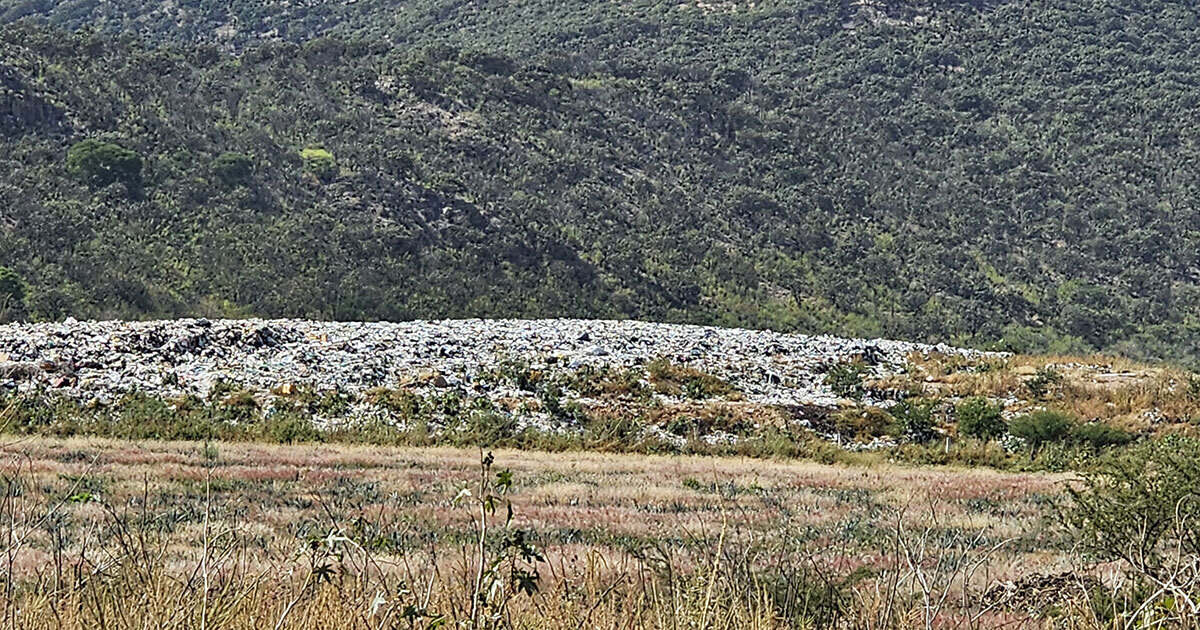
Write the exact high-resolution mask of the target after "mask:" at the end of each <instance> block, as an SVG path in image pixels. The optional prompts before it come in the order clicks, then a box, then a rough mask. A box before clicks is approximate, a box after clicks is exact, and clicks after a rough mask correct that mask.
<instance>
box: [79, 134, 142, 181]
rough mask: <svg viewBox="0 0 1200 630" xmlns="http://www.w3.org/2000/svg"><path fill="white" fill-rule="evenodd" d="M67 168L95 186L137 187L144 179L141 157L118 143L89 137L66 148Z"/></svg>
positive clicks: (80, 178)
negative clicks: (120, 184) (121, 185)
mask: <svg viewBox="0 0 1200 630" xmlns="http://www.w3.org/2000/svg"><path fill="white" fill-rule="evenodd" d="M67 172H68V173H70V174H71V176H73V177H76V178H78V179H79V180H81V181H83V182H84V183H86V184H87V185H89V186H92V187H94V188H102V187H104V186H108V185H109V184H115V183H122V184H125V185H126V186H128V187H130V188H134V187H137V186H139V185H140V184H141V181H142V157H141V156H140V155H138V154H137V153H136V152H134V151H131V150H129V149H126V148H125V147H122V146H120V145H118V144H113V143H111V142H105V141H103V140H96V139H89V140H84V141H82V142H79V143H77V144H75V145H74V146H72V147H71V148H70V149H69V150H68V151H67Z"/></svg>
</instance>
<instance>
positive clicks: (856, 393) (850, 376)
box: [825, 363, 867, 400]
mask: <svg viewBox="0 0 1200 630" xmlns="http://www.w3.org/2000/svg"><path fill="white" fill-rule="evenodd" d="M864 372H866V367H864V366H863V364H861V363H839V364H837V365H835V366H833V367H832V368H831V369H830V370H829V373H827V374H826V375H825V384H826V385H828V386H829V389H831V390H833V393H835V394H837V395H838V396H841V397H842V398H849V399H851V400H862V397H863V396H864V395H865V394H866V393H867V392H866V388H865V387H863V373H864Z"/></svg>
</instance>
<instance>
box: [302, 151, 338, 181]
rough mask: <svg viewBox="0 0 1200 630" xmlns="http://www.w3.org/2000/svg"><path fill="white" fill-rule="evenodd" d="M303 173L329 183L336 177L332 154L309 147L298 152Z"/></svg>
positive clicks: (334, 161)
mask: <svg viewBox="0 0 1200 630" xmlns="http://www.w3.org/2000/svg"><path fill="white" fill-rule="evenodd" d="M300 159H301V160H302V161H303V162H304V172H305V173H308V174H310V175H313V176H314V177H316V178H317V179H319V180H321V181H329V180H331V179H333V178H334V176H336V175H337V160H335V159H334V158H333V154H332V153H330V152H329V151H327V150H325V149H323V148H321V147H309V148H307V149H304V150H303V151H301V152H300Z"/></svg>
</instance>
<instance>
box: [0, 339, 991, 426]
mask: <svg viewBox="0 0 1200 630" xmlns="http://www.w3.org/2000/svg"><path fill="white" fill-rule="evenodd" d="M912 353H922V354H929V353H943V354H962V355H975V354H978V353H976V352H974V351H968V350H961V349H956V348H951V347H948V346H930V345H922V344H913V343H906V342H898V341H889V340H883V339H870V340H866V339H844V338H838V337H831V336H809V335H796V334H783V333H777V332H771V331H754V330H741V329H728V328H714V327H704V326H687V325H673V324H655V323H646V322H637V321H589V320H529V321H524V320H456V321H414V322H404V323H357V322H353V323H351V322H345V323H333V322H315V321H300V320H211V321H210V320H203V319H191V320H178V321H149V322H78V321H72V320H68V321H67V322H64V323H53V324H14V325H7V326H0V388H2V389H4V390H8V391H9V392H10V393H12V392H14V391H16V392H42V391H47V392H53V393H57V394H60V395H63V396H67V397H70V398H73V399H76V400H80V401H81V402H87V403H100V404H105V403H107V402H108V401H111V400H113V399H115V398H117V397H119V396H121V395H123V394H124V393H127V392H130V391H135V390H136V391H140V392H143V393H147V394H151V395H155V396H164V397H170V396H180V395H185V394H194V395H198V396H201V397H205V396H207V395H208V394H209V392H211V391H212V390H213V388H214V387H215V386H217V384H218V383H224V384H225V385H234V386H236V387H238V388H242V389H244V390H247V391H249V392H252V393H253V394H254V395H256V396H258V397H262V398H270V397H272V396H277V395H280V394H281V393H283V394H286V393H288V392H289V391H290V390H291V389H292V388H295V387H307V388H311V389H315V390H317V391H329V390H337V391H342V392H348V393H352V394H358V393H362V392H365V391H368V390H371V389H373V388H380V387H384V388H403V389H407V390H411V391H414V392H417V393H421V394H426V393H429V392H431V391H436V390H449V389H456V390H459V391H462V392H463V393H465V394H466V395H467V396H469V397H480V396H485V397H488V398H492V399H494V400H495V399H505V400H508V401H511V400H512V399H514V398H515V399H521V398H529V399H535V398H536V396H537V393H536V392H535V391H530V390H522V389H521V388H520V387H519V386H513V385H512V384H506V383H503V382H497V379H495V378H487V375H490V374H494V372H495V370H496V368H497V366H502V365H520V366H522V369H527V370H531V371H533V372H535V373H537V374H539V375H570V374H572V373H575V372H578V371H579V370H585V369H596V368H604V367H608V368H614V369H620V370H622V371H625V372H626V373H630V372H632V373H634V374H637V375H644V374H645V372H646V370H647V366H648V365H649V364H650V363H651V362H652V361H655V360H656V359H657V360H659V361H662V360H664V359H665V360H667V361H669V362H670V364H672V365H678V366H686V367H688V368H693V369H695V370H698V371H700V372H703V373H705V374H707V375H711V376H713V377H716V378H717V379H721V380H722V381H724V382H726V383H728V385H729V386H730V387H731V389H732V390H733V391H734V392H736V393H735V394H733V395H728V396H725V397H727V398H730V399H735V400H738V401H739V402H743V403H750V404H764V405H818V406H834V405H836V404H837V403H838V396H837V395H835V394H834V392H833V391H831V389H830V387H829V386H828V385H827V384H826V383H825V378H824V374H825V373H826V372H827V371H828V370H829V368H830V367H832V366H833V365H836V364H838V363H841V362H845V361H851V360H854V361H861V362H862V364H863V365H865V366H866V369H867V370H869V375H870V376H874V377H880V378H882V377H886V376H888V375H889V374H896V373H900V372H902V371H903V370H904V369H905V365H906V361H907V359H908V358H909V357H910V355H911V354H912ZM563 382H567V381H563ZM564 395H565V396H571V395H572V392H570V391H565V392H564ZM508 406H509V407H512V405H511V404H509V405H508Z"/></svg>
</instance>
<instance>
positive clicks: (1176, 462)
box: [1064, 437, 1200, 576]
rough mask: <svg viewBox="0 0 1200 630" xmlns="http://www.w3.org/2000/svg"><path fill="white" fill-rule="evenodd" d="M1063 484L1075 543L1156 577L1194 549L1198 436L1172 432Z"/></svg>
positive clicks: (1199, 550)
mask: <svg viewBox="0 0 1200 630" xmlns="http://www.w3.org/2000/svg"><path fill="white" fill-rule="evenodd" d="M1082 476H1083V479H1082V483H1081V484H1079V485H1072V486H1068V488H1067V489H1068V492H1069V493H1070V496H1071V500H1072V502H1071V504H1070V505H1069V506H1067V507H1066V509H1065V510H1064V517H1065V518H1064V520H1065V522H1066V523H1067V525H1068V527H1069V528H1070V530H1071V532H1072V533H1073V535H1074V537H1075V539H1076V541H1077V542H1078V543H1079V545H1080V547H1081V548H1082V549H1083V550H1085V551H1087V552H1090V553H1091V554H1092V555H1094V556H1095V557H1096V558H1097V559H1100V560H1124V561H1126V562H1128V563H1129V564H1130V565H1132V566H1133V567H1134V568H1135V569H1137V570H1139V571H1141V572H1143V573H1145V574H1148V575H1151V576H1155V575H1159V574H1160V573H1161V572H1163V571H1164V569H1168V565H1169V564H1171V559H1172V558H1176V559H1178V558H1181V557H1182V558H1194V557H1195V556H1196V555H1197V554H1200V529H1197V528H1196V527H1195V525H1196V523H1197V522H1200V441H1197V440H1195V439H1192V438H1178V437H1172V438H1167V439H1164V440H1161V441H1154V442H1148V443H1145V444H1141V445H1137V446H1133V447H1130V448H1128V449H1122V450H1121V451H1115V452H1113V453H1110V454H1109V455H1107V456H1106V457H1104V458H1102V459H1101V460H1100V462H1099V463H1097V464H1096V465H1095V466H1093V467H1092V469H1091V470H1089V471H1085V472H1084V473H1083V475H1082Z"/></svg>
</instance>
